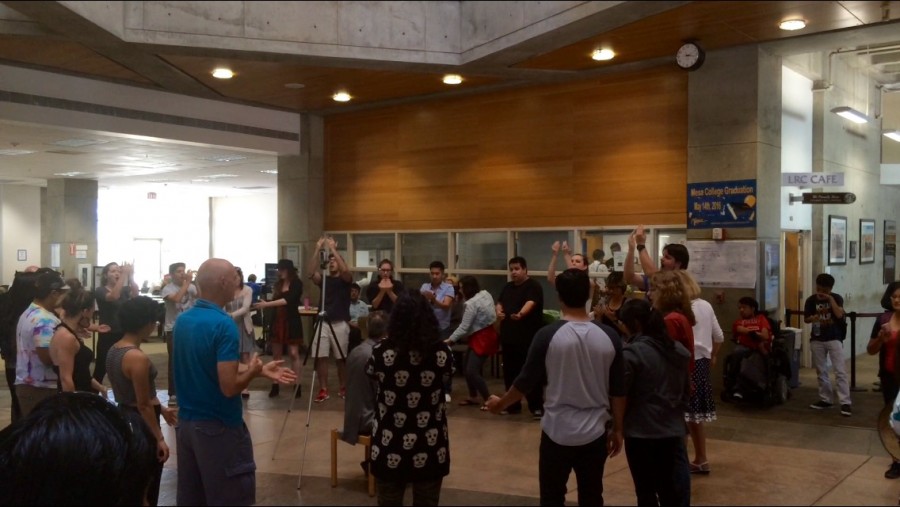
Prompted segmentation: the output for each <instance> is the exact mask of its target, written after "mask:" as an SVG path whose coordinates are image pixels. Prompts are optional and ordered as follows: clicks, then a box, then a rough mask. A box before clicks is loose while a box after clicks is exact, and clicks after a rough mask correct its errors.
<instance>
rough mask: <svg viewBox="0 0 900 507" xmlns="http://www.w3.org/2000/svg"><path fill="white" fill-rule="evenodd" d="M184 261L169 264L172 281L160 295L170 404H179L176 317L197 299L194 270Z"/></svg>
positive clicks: (171, 405)
mask: <svg viewBox="0 0 900 507" xmlns="http://www.w3.org/2000/svg"><path fill="white" fill-rule="evenodd" d="M184 268H185V265H184V263H183V262H175V263H173V264H170V265H169V276H170V277H171V279H172V281H171V282H169V283H168V284H167V285H166V286H165V287H163V288H162V292H161V293H160V296H162V298H163V299H164V300H165V302H166V324H165V328H164V329H165V340H166V352H168V353H169V386H168V388H169V406H170V407H174V406H177V404H178V401H177V398H176V397H175V370H174V369H173V368H172V350H173V348H172V338H173V334H172V329H173V328H174V327H175V319H177V318H178V316H179V315H181V314H182V313H184V312H185V311H187V310H189V309H190V308H191V307H192V306H194V301H196V300H197V287H195V286H194V284H193V283H191V282H192V281H193V279H194V272H193V271H191V270H188V271H185V270H184Z"/></svg>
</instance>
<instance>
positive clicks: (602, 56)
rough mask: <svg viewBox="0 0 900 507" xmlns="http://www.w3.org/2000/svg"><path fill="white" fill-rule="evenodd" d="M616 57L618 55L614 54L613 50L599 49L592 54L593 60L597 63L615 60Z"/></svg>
mask: <svg viewBox="0 0 900 507" xmlns="http://www.w3.org/2000/svg"><path fill="white" fill-rule="evenodd" d="M615 56H616V53H615V52H613V50H612V49H597V50H594V52H593V53H591V58H593V59H594V60H597V61H601V62H602V61H606V60H612V59H613V58H615Z"/></svg>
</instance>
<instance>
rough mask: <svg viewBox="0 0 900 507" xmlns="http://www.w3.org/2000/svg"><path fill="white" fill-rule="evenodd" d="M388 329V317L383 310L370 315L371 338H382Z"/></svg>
mask: <svg viewBox="0 0 900 507" xmlns="http://www.w3.org/2000/svg"><path fill="white" fill-rule="evenodd" d="M387 327H388V315H387V314H386V313H384V312H383V311H381V310H375V311H374V312H372V313H370V314H369V330H368V331H369V338H381V337H382V336H384V332H385V331H387Z"/></svg>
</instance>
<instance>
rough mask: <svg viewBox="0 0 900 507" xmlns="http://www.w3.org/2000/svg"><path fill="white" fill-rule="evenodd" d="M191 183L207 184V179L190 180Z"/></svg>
mask: <svg viewBox="0 0 900 507" xmlns="http://www.w3.org/2000/svg"><path fill="white" fill-rule="evenodd" d="M191 181H192V182H194V183H209V180H207V179H205V178H197V179H194V180H191Z"/></svg>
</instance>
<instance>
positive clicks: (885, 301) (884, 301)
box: [881, 280, 900, 370]
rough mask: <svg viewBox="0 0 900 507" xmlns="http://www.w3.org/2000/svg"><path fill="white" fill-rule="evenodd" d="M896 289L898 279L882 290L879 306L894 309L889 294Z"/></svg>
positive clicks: (899, 284) (898, 286)
mask: <svg viewBox="0 0 900 507" xmlns="http://www.w3.org/2000/svg"><path fill="white" fill-rule="evenodd" d="M897 289H900V280H897V281H894V282H891V283H889V284H888V286H887V289H885V290H884V296H881V307H882V308H884V309H885V310H887V311H889V312H892V311H894V305H892V304H891V296H892V295H893V294H894V292H896V291H897ZM898 370H900V368H898Z"/></svg>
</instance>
